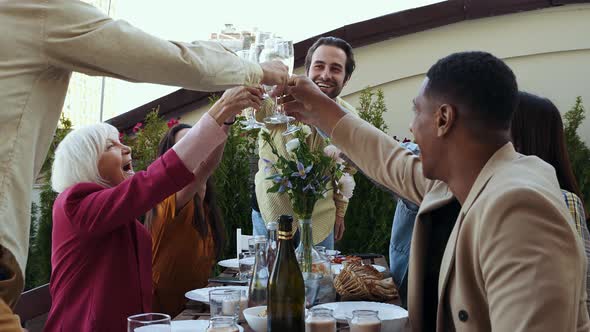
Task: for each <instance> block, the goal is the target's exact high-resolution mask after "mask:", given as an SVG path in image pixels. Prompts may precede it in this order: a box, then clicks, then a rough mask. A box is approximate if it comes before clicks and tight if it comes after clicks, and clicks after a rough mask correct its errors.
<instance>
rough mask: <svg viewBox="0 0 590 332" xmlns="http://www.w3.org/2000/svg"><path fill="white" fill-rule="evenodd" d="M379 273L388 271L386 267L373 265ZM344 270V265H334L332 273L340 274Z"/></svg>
mask: <svg viewBox="0 0 590 332" xmlns="http://www.w3.org/2000/svg"><path fill="white" fill-rule="evenodd" d="M372 266H373V267H374V268H375V269H376V270H377V272H385V270H387V269H386V268H385V267H384V266H381V265H375V264H373V265H372ZM343 268H344V266H343V265H342V264H332V273H334V274H340V271H342V269H343Z"/></svg>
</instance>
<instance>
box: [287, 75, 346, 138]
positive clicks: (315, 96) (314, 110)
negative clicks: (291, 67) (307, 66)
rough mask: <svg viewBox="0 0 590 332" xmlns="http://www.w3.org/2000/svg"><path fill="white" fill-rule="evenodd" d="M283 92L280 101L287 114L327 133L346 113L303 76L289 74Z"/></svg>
mask: <svg viewBox="0 0 590 332" xmlns="http://www.w3.org/2000/svg"><path fill="white" fill-rule="evenodd" d="M285 93H286V96H285V97H284V98H282V99H281V101H282V102H283V105H284V107H285V111H286V112H287V114H288V115H291V116H293V117H295V118H296V119H297V120H298V121H301V122H304V123H307V124H309V125H312V126H316V127H318V128H320V129H322V131H324V132H326V133H328V134H329V133H331V132H332V128H333V126H334V125H335V124H336V122H338V120H339V119H340V118H341V117H343V116H344V115H346V113H345V112H344V111H343V110H342V109H341V108H340V106H339V105H338V104H337V103H336V102H335V101H333V100H332V99H331V98H330V97H328V96H327V95H326V94H324V93H323V92H322V91H321V90H320V88H319V87H318V86H317V85H316V84H315V83H314V82H312V81H311V80H310V79H309V78H307V77H305V76H302V75H299V76H291V77H290V78H289V84H288V85H287V89H286V90H285Z"/></svg>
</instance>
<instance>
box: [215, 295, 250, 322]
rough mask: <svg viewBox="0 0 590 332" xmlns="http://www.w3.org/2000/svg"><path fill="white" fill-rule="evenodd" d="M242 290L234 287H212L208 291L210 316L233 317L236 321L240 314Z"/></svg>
mask: <svg viewBox="0 0 590 332" xmlns="http://www.w3.org/2000/svg"><path fill="white" fill-rule="evenodd" d="M241 297H242V292H241V291H240V290H236V289H227V288H226V289H213V290H210V291H209V308H210V310H211V318H214V317H233V319H235V320H236V321H237V320H238V318H239V316H240V300H241Z"/></svg>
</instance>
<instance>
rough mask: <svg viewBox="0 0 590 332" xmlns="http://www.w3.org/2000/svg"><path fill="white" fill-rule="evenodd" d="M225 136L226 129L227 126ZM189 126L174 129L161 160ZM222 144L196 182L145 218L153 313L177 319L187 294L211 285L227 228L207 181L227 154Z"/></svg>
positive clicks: (161, 149)
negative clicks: (152, 292) (209, 279)
mask: <svg viewBox="0 0 590 332" xmlns="http://www.w3.org/2000/svg"><path fill="white" fill-rule="evenodd" d="M224 127H225V128H224V129H225V130H226V132H227V129H228V126H224ZM189 128H190V126H189V125H186V124H178V125H176V126H174V127H172V128H171V129H170V130H169V131H168V132H167V133H166V135H165V136H164V138H163V139H162V140H161V141H160V146H159V151H158V155H163V154H164V153H166V151H168V150H169V149H171V148H172V146H173V145H174V144H176V142H178V141H179V140H180V139H181V138H182V137H183V136H184V135H185V134H186V132H187V131H188V130H189ZM223 148H224V145H221V146H219V147H218V148H217V150H216V151H214V152H213V153H212V154H211V156H210V158H209V159H208V160H207V161H206V162H205V163H203V164H202V166H201V167H200V168H199V170H198V173H199V175H198V176H196V177H195V181H193V182H192V183H191V184H189V185H187V186H186V187H184V188H183V189H182V190H181V191H179V192H177V193H176V194H174V195H171V196H169V197H168V198H166V199H165V200H164V201H162V202H161V203H160V204H158V205H157V206H156V207H155V208H154V209H152V210H151V211H150V212H148V214H147V216H146V226H147V227H148V230H149V231H150V233H151V235H152V266H153V267H152V283H153V288H154V297H153V310H154V311H156V312H162V313H166V314H169V315H171V316H172V317H174V316H176V315H178V314H179V313H180V312H181V311H182V310H183V308H184V304H185V303H186V298H185V297H184V294H185V293H186V292H187V291H189V290H192V289H195V288H202V287H205V286H206V285H207V280H208V278H209V276H210V274H211V270H212V268H213V266H214V265H215V261H216V258H217V257H218V256H219V253H220V251H221V249H222V248H223V245H222V244H223V238H224V233H225V229H224V227H223V222H222V220H221V215H220V212H219V209H218V208H217V206H216V204H215V196H214V192H213V185H212V181H211V180H210V179H209V178H210V177H211V175H212V173H213V171H214V170H215V168H216V167H217V165H218V164H219V162H220V160H221V157H222V155H223Z"/></svg>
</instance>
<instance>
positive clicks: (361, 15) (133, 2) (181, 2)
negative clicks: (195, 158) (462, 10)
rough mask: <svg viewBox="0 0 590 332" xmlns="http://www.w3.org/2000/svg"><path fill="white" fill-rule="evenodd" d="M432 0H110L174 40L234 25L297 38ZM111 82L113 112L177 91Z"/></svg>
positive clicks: (123, 15)
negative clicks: (115, 90) (114, 89)
mask: <svg viewBox="0 0 590 332" xmlns="http://www.w3.org/2000/svg"><path fill="white" fill-rule="evenodd" d="M114 1H116V3H115V2H114ZM436 2H441V0H365V1H358V0H354V1H352V0H349V1H345V0H339V1H335V0H324V1H321V0H319V1H318V0H295V1H289V2H287V1H277V0H275V1H272V0H251V1H244V0H214V1H207V0H205V1H198V0H166V1H145V0H113V3H114V7H113V8H114V12H113V14H112V16H113V17H114V18H116V19H124V20H126V21H128V22H130V23H131V24H133V25H135V26H136V27H139V28H140V29H142V30H144V31H146V32H148V33H151V34H153V35H155V36H157V37H160V38H163V39H169V40H175V41H185V42H190V41H193V40H207V39H208V38H209V35H210V33H211V32H217V31H219V30H220V29H221V28H223V26H224V24H225V23H232V24H234V25H235V26H237V27H239V28H244V29H251V28H252V27H258V28H259V30H263V31H271V32H274V33H277V34H279V35H282V36H283V37H284V38H289V39H293V40H294V41H295V42H297V41H300V40H304V39H307V38H309V37H313V36H315V35H318V34H321V33H324V32H326V31H330V30H333V29H336V28H339V27H341V26H344V25H347V24H352V23H356V22H360V21H364V20H368V19H371V18H374V17H378V16H383V15H387V14H390V13H394V12H397V11H401V10H405V9H409V8H415V7H420V6H425V5H428V4H432V3H436ZM114 84H116V89H117V91H118V93H117V94H116V96H115V102H114V105H115V108H116V111H117V113H124V112H126V111H129V110H131V109H133V108H136V107H138V106H141V105H143V104H145V103H148V102H150V101H152V100H154V99H157V98H159V97H161V96H164V95H166V94H168V93H171V92H173V91H175V90H177V89H178V88H177V87H166V86H161V85H153V84H137V83H127V82H120V81H119V82H116V83H114Z"/></svg>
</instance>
